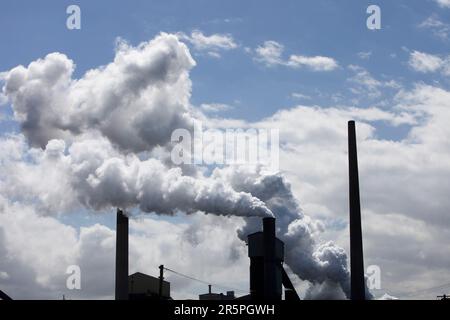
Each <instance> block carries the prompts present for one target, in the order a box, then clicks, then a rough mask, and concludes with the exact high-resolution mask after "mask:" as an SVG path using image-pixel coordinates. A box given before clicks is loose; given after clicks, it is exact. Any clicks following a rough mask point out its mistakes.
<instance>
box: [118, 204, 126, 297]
mask: <svg viewBox="0 0 450 320" xmlns="http://www.w3.org/2000/svg"><path fill="white" fill-rule="evenodd" d="M116 300H128V217H127V216H126V215H125V214H124V213H123V211H122V210H121V209H119V208H117V227H116Z"/></svg>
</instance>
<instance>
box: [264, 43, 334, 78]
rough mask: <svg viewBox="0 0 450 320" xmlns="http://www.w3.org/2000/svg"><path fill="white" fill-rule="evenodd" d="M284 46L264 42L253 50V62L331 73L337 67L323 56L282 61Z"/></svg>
mask: <svg viewBox="0 0 450 320" xmlns="http://www.w3.org/2000/svg"><path fill="white" fill-rule="evenodd" d="M283 52H284V46H283V45H282V44H280V43H278V42H276V41H272V40H269V41H265V42H264V43H263V44H262V45H260V46H258V47H257V48H256V49H255V53H256V56H255V60H256V61H258V62H261V63H263V64H265V65H266V66H276V65H284V66H287V67H291V68H300V67H307V68H309V69H311V70H313V71H332V70H334V69H336V68H337V67H338V63H337V62H336V60H334V59H333V58H330V57H324V56H304V55H291V56H290V57H289V59H287V60H284V59H283V57H282V55H283Z"/></svg>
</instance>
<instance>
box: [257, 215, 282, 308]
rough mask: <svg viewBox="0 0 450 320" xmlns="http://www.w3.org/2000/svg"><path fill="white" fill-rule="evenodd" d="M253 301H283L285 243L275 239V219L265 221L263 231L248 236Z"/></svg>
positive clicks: (265, 219)
mask: <svg viewBox="0 0 450 320" xmlns="http://www.w3.org/2000/svg"><path fill="white" fill-rule="evenodd" d="M248 256H249V258H250V295H251V299H252V300H281V294H282V274H281V273H282V268H283V266H282V263H283V259H284V243H283V241H281V240H280V239H277V238H276V237H275V218H264V219H263V231H262V232H261V231H260V232H255V233H252V234H250V235H248Z"/></svg>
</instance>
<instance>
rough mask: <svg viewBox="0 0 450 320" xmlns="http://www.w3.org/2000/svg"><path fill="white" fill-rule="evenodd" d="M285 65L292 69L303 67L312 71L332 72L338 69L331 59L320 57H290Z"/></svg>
mask: <svg viewBox="0 0 450 320" xmlns="http://www.w3.org/2000/svg"><path fill="white" fill-rule="evenodd" d="M287 65H288V66H291V67H294V68H298V67H303V66H305V67H308V68H310V69H311V70H314V71H332V70H334V69H336V68H337V67H338V64H337V62H336V61H335V60H334V59H333V58H329V57H322V56H314V57H306V56H300V55H291V56H290V57H289V61H288V62H287Z"/></svg>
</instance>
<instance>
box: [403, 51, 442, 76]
mask: <svg viewBox="0 0 450 320" xmlns="http://www.w3.org/2000/svg"><path fill="white" fill-rule="evenodd" d="M409 65H410V67H411V68H413V69H414V70H415V71H419V72H423V73H426V72H435V71H438V70H439V69H441V68H442V66H443V65H444V60H442V59H441V58H440V57H438V56H436V55H432V54H428V53H424V52H420V51H413V52H411V54H410V57H409Z"/></svg>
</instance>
